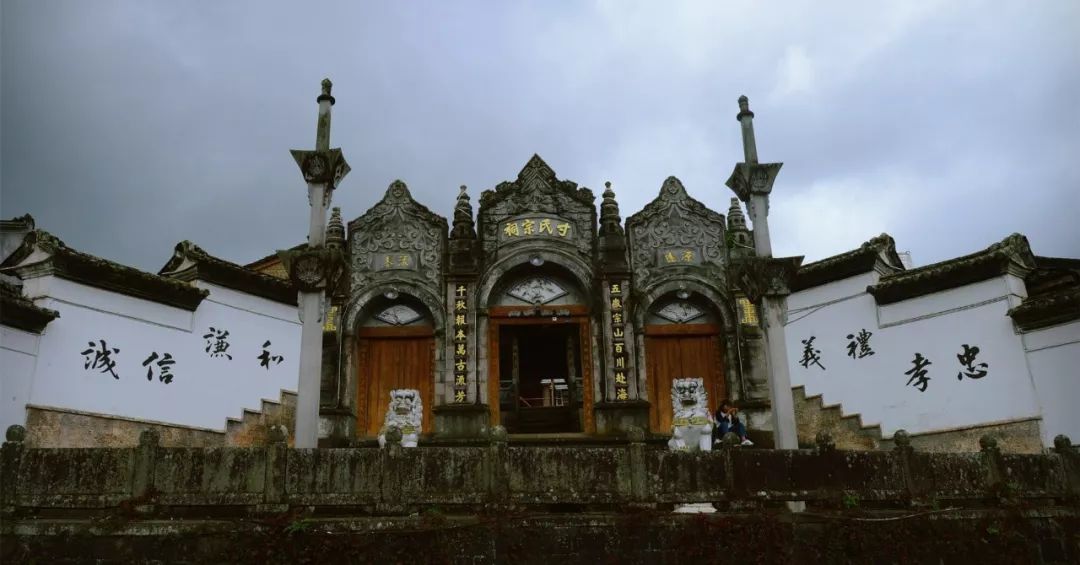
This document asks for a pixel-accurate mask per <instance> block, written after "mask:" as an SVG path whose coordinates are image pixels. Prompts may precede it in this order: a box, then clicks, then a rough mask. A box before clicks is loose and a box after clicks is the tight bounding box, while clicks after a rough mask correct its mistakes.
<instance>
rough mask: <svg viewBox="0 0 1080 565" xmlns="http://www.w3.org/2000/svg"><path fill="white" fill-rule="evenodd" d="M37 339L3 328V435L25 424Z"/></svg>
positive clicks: (0, 405)
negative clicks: (11, 427)
mask: <svg viewBox="0 0 1080 565" xmlns="http://www.w3.org/2000/svg"><path fill="white" fill-rule="evenodd" d="M38 339H39V338H38V336H37V335H35V334H32V333H29V332H25V331H22V330H19V329H16V328H9V327H7V326H0V370H2V373H0V433H3V432H4V431H6V430H7V429H8V426H13V425H16V424H18V425H20V426H22V425H25V424H26V403H27V401H29V400H30V390H31V383H32V382H33V375H34V365H35V363H36V362H37V352H38Z"/></svg>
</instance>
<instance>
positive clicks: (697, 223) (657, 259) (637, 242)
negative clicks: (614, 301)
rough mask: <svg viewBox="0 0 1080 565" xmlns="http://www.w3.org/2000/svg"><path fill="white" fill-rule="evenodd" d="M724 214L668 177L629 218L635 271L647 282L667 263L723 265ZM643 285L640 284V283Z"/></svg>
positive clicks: (636, 274)
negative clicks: (695, 197)
mask: <svg viewBox="0 0 1080 565" xmlns="http://www.w3.org/2000/svg"><path fill="white" fill-rule="evenodd" d="M724 230H725V222H724V217H723V216H722V215H720V214H718V213H716V212H714V211H712V210H709V209H708V208H706V207H705V205H704V204H702V203H700V202H698V201H697V200H694V199H693V198H691V197H690V196H689V194H687V192H686V189H685V188H684V187H683V185H682V183H681V182H679V179H677V178H675V177H668V179H667V180H666V181H664V185H663V187H662V188H661V189H660V194H659V195H658V196H657V197H656V198H655V199H654V200H653V201H652V202H650V203H649V204H647V205H646V206H645V208H644V209H642V210H641V211H640V212H638V213H637V214H634V215H633V216H631V217H630V218H629V219H628V220H627V232H628V238H629V240H630V241H629V243H630V249H631V254H632V258H633V264H634V274H635V276H636V277H637V278H638V279H639V281H646V280H647V279H648V278H649V277H650V276H652V275H654V274H656V273H655V269H657V268H660V267H667V266H699V265H700V266H709V265H713V266H723V265H724V263H725V262H726V246H725V241H724ZM639 284H640V283H639Z"/></svg>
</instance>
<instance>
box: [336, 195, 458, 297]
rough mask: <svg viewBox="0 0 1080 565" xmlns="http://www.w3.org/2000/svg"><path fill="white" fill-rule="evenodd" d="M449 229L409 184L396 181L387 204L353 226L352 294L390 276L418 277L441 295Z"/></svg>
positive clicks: (364, 216) (350, 258) (375, 209)
mask: <svg viewBox="0 0 1080 565" xmlns="http://www.w3.org/2000/svg"><path fill="white" fill-rule="evenodd" d="M448 230H449V225H448V224H447V222H446V218H443V217H442V216H439V215H437V214H434V213H432V212H431V211H430V210H428V209H427V208H426V207H424V206H423V205H422V204H420V203H418V202H416V201H415V200H413V198H412V195H411V194H409V189H408V188H407V187H406V186H405V183H403V182H401V181H394V182H393V183H392V184H391V185H390V187H389V188H388V189H387V190H386V195H385V196H383V198H382V200H380V201H379V202H378V203H377V204H375V206H373V207H372V208H371V209H370V210H368V211H367V212H366V213H364V215H363V216H360V217H359V218H357V219H355V220H353V221H352V222H349V250H350V257H349V260H350V269H351V271H352V287H353V292H354V293H355V292H360V291H362V289H363V288H364V287H365V286H367V285H368V284H370V283H371V282H372V281H373V280H376V278H377V277H378V276H386V277H399V278H406V279H416V278H419V279H422V280H423V283H424V285H425V286H428V285H430V288H431V289H433V292H435V293H436V295H439V294H441V293H440V292H439V291H438V289H440V288H441V286H442V281H441V277H442V272H443V258H444V256H445V251H446V237H447V235H446V234H447V232H448Z"/></svg>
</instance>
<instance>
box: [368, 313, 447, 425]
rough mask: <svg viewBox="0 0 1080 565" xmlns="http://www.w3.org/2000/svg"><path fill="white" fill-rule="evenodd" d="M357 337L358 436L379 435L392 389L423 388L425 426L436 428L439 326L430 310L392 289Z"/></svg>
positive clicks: (420, 389) (421, 389)
mask: <svg viewBox="0 0 1080 565" xmlns="http://www.w3.org/2000/svg"><path fill="white" fill-rule="evenodd" d="M356 336H357V338H358V339H357V344H356V359H357V370H358V375H357V381H356V395H357V398H356V408H357V415H356V416H357V417H356V435H357V436H358V437H374V436H377V435H378V434H379V430H380V429H381V428H382V424H383V420H384V419H385V417H386V408H387V406H388V404H389V401H390V391H391V390H394V389H401V388H412V389H416V390H419V391H420V398H421V400H422V403H423V408H424V415H423V423H422V429H423V430H424V432H425V433H429V432H431V431H432V429H433V428H432V416H431V409H432V405H433V403H434V401H435V398H434V394H433V389H434V386H433V385H434V381H433V378H432V373H433V368H434V366H435V330H434V326H433V323H432V318H431V314H430V312H429V311H428V309H427V308H426V307H425V306H424V305H423V304H422V303H421V302H420V301H419V300H417V299H415V298H414V297H412V296H409V295H405V294H400V295H399V294H398V293H397V292H394V291H391V292H387V293H386V294H385V295H383V296H379V297H377V298H375V299H373V300H372V303H371V304H370V305H369V306H368V308H366V309H365V312H364V316H363V318H362V319H361V324H360V326H359V327H357V329H356Z"/></svg>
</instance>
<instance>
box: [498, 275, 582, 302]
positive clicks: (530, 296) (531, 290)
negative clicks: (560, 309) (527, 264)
mask: <svg viewBox="0 0 1080 565" xmlns="http://www.w3.org/2000/svg"><path fill="white" fill-rule="evenodd" d="M506 294H508V295H510V296H512V297H514V298H517V299H518V300H521V301H522V302H528V303H529V304H536V305H540V304H547V303H548V302H551V301H552V300H555V299H557V298H561V297H563V296H566V294H567V290H566V289H565V288H563V287H562V286H560V285H559V284H558V283H556V282H555V281H553V280H551V279H549V278H546V277H533V278H530V279H526V280H524V281H521V282H519V283H517V284H515V285H514V286H512V287H510V289H509V290H508V291H507V292H506Z"/></svg>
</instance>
